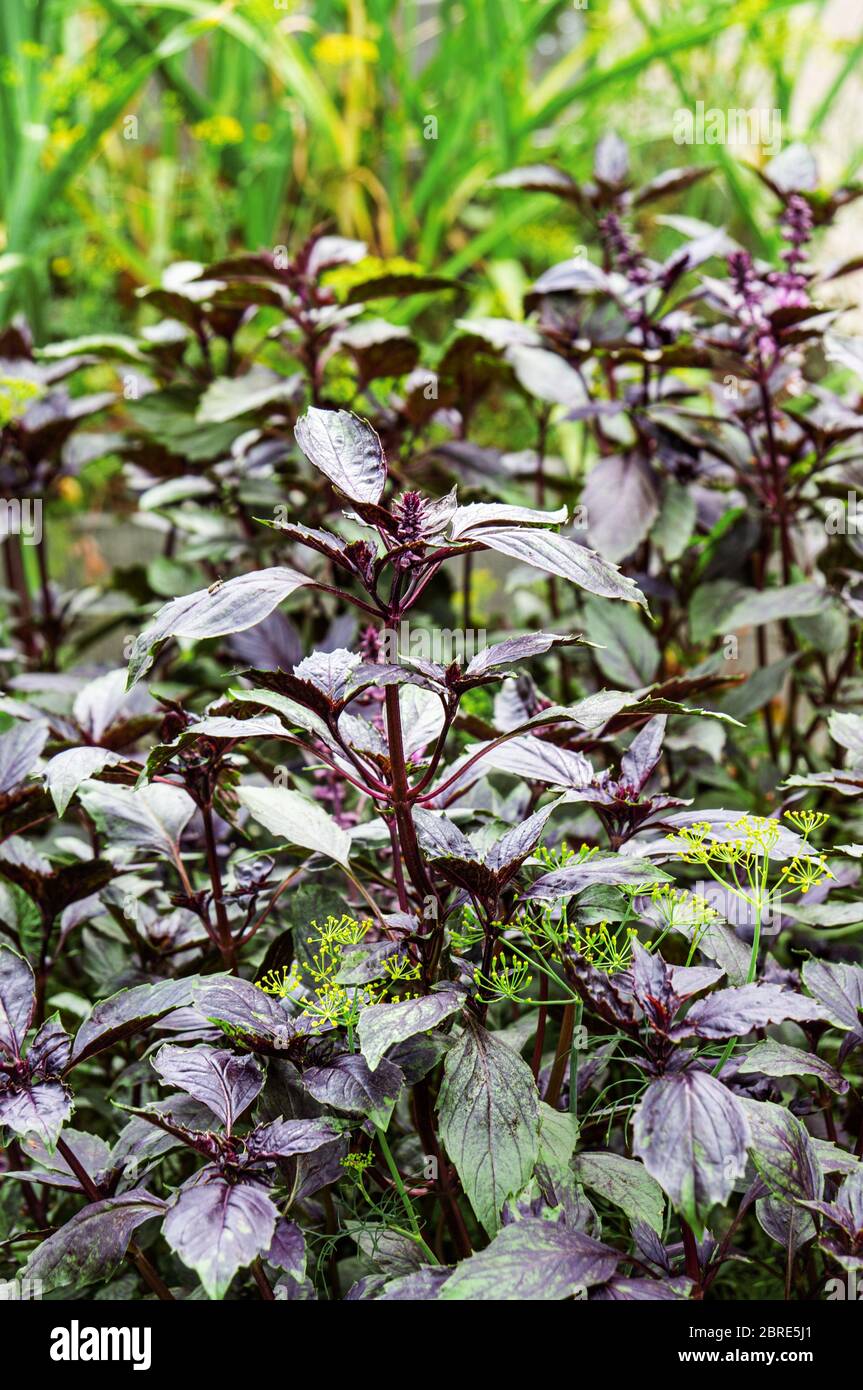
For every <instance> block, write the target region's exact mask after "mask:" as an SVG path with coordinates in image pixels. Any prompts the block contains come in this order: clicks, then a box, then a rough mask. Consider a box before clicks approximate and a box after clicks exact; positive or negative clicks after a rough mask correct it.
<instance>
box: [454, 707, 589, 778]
mask: <svg viewBox="0 0 863 1390" xmlns="http://www.w3.org/2000/svg"><path fill="white" fill-rule="evenodd" d="M519 722H521V721H519ZM482 747H483V745H482V744H475V745H473V746H472V747H470V748H469V749H468V750H467V751H468V752H469V753H470V754H471V755H473V754H474V753H477V752H478V751H479V750H480V748H482ZM475 766H476V767H477V768H478V769H479V772H480V773H482V772H485V771H486V770H490V769H494V771H496V772H507V773H510V774H511V775H512V776H513V777H523V778H524V779H525V781H527V782H545V783H547V784H548V785H549V786H552V787H567V788H570V789H580V788H583V787H587V786H589V785H590V783H591V782H592V781H593V779H594V771H593V768H592V767H591V765H590V763H589V762H588V760H587V758H586V757H585V756H584V754H583V753H578V752H575V751H574V750H572V749H569V748H558V746H557V745H556V744H554V743H547V742H546V741H545V740H544V739H541V738H537V737H536V735H535V734H522V735H521V737H520V738H510V739H507V741H506V743H502V744H500V745H499V746H498V747H496V748H493V747H492V748H489V749H488V751H487V752H486V753H483V755H482V757H481V758H478V759H477V762H476V764H475Z"/></svg>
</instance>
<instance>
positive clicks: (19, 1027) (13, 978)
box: [0, 944, 36, 1057]
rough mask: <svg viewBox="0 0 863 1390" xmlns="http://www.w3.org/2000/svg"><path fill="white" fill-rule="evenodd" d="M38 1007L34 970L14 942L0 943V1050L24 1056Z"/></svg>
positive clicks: (10, 1054)
mask: <svg viewBox="0 0 863 1390" xmlns="http://www.w3.org/2000/svg"><path fill="white" fill-rule="evenodd" d="M35 1007H36V983H35V980H34V979H33V971H32V970H31V969H30V966H29V965H28V963H27V961H26V960H25V959H24V957H23V956H19V955H18V953H17V951H13V950H12V948H11V946H6V945H5V944H4V945H2V946H0V1052H8V1054H9V1056H10V1057H20V1056H21V1046H22V1044H23V1042H24V1038H25V1037H26V1035H27V1030H28V1029H29V1027H30V1023H31V1020H32V1018H33V1010H34V1009H35Z"/></svg>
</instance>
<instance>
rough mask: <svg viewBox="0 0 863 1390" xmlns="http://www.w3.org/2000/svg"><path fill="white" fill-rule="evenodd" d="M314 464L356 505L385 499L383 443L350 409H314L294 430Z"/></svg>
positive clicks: (311, 407) (385, 474) (385, 475)
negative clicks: (382, 497) (383, 497)
mask: <svg viewBox="0 0 863 1390" xmlns="http://www.w3.org/2000/svg"><path fill="white" fill-rule="evenodd" d="M294 436H295V438H296V441H297V443H298V444H299V446H300V448H301V449H302V451H303V453H304V454H305V456H306V458H307V459H308V460H309V462H310V463H312V464H314V466H315V468H319V469H320V471H321V472H322V473H325V474H326V476H327V477H328V478H329V480H330V482H331V483H332V484H333V485H334V486H335V487H337V488H338V490H339V492H341V493H343V494H344V496H345V497H349V498H350V499H351V500H352V501H354V502H371V503H376V502H379V501H380V500H381V495H382V493H383V490H384V483H385V482H386V478H387V465H386V461H385V459H384V453H383V449H382V448H381V441H380V440H379V438H378V436H377V434H376V433H375V431H374V430H373V429H372V427H371V425H369V424H367V423H366V421H365V420H360V419H358V417H357V416H356V415H351V413H350V412H349V411H347V410H318V409H317V407H316V406H310V407H309V409H308V410H307V411H306V413H305V415H303V416H301V418H300V419H299V420H298V421H297V423H296V426H295V428H294Z"/></svg>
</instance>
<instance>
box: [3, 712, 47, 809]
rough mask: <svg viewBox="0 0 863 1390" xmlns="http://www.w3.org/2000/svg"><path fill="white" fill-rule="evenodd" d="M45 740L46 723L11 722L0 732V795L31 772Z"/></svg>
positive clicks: (8, 790)
mask: <svg viewBox="0 0 863 1390" xmlns="http://www.w3.org/2000/svg"><path fill="white" fill-rule="evenodd" d="M47 741H48V725H47V724H37V723H27V724H25V723H19V724H13V725H12V728H11V729H7V731H6V733H5V734H0V796H2V795H3V794H4V793H5V792H10V791H12V789H13V788H14V787H17V786H19V785H20V783H21V782H23V781H24V779H25V777H26V776H27V774H28V773H29V772H32V770H33V768H34V766H35V765H36V762H37V760H38V758H39V756H40V754H41V752H42V749H43V748H44V747H45V744H46V743H47Z"/></svg>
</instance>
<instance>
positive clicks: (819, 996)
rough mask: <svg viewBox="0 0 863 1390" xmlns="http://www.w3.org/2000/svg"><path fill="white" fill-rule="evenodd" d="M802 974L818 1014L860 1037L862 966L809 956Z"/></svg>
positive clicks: (862, 1001)
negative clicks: (816, 1005) (817, 1004)
mask: <svg viewBox="0 0 863 1390" xmlns="http://www.w3.org/2000/svg"><path fill="white" fill-rule="evenodd" d="M802 973H803V983H804V984H805V986H806V988H807V989H808V990H809V993H810V994H811V995H812V996H813V997H814V998H815V999H816V1000H817V1001H818V1003H819V1004H820V1005H821V1009H822V1017H824V1018H828V1019H829V1020H830V1022H831V1023H832V1024H833V1025H834V1027H836V1028H844V1029H848V1030H850V1031H851V1032H853V1033H855V1034H857V1035H860V1036H863V1018H861V1013H860V1011H861V1010H863V969H861V968H860V966H859V965H851V964H846V963H845V962H843V961H827V960H816V959H815V958H814V957H812V958H811V959H810V960H807V961H805V962H804V964H803V972H802Z"/></svg>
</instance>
